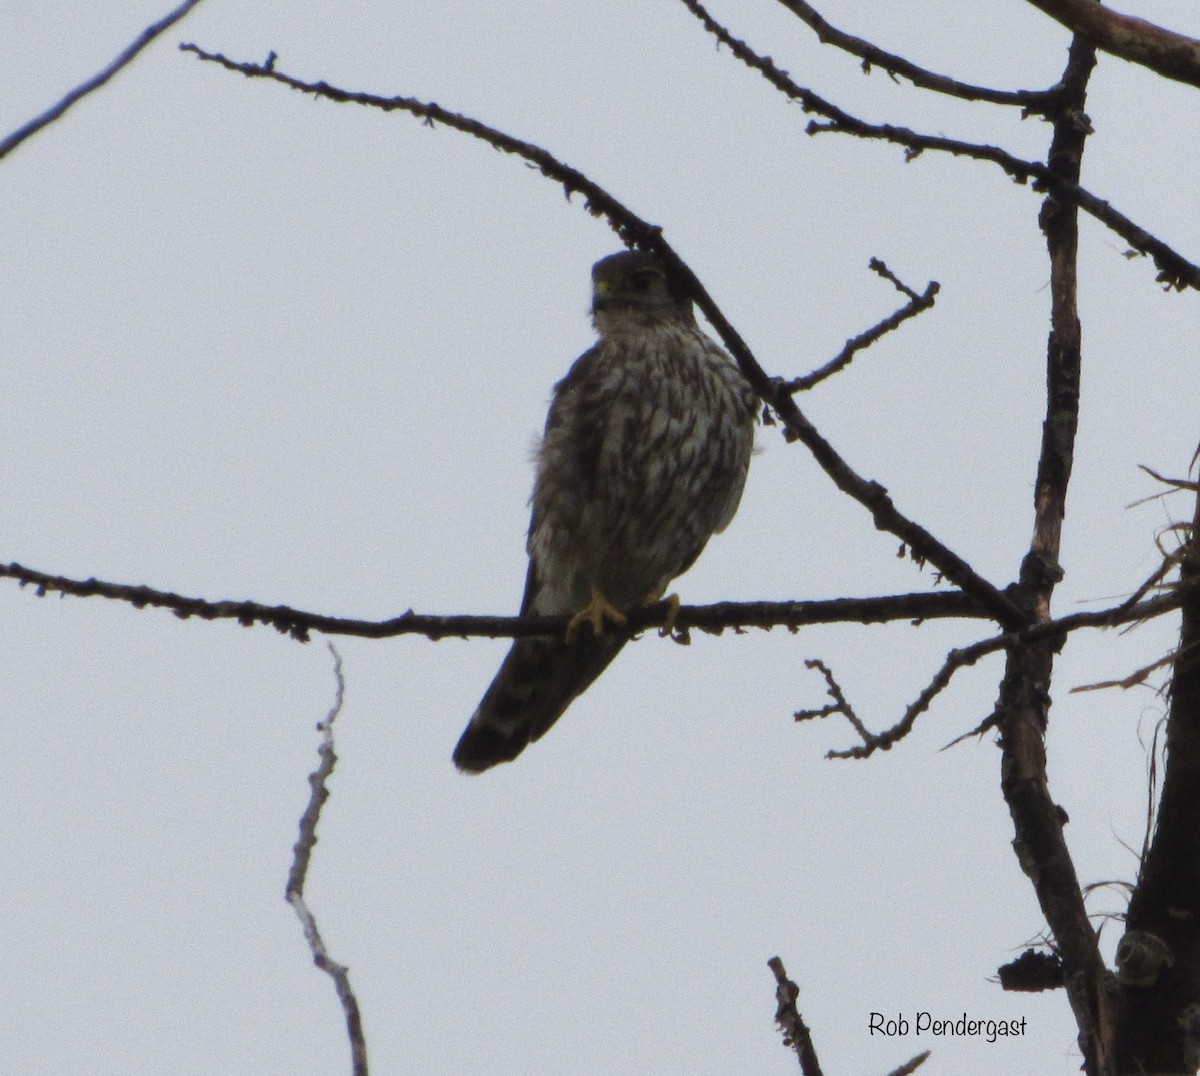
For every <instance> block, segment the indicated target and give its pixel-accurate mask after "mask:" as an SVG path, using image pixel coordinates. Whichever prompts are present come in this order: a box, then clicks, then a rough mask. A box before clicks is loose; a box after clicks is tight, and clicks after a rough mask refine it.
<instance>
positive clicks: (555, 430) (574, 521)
mask: <svg viewBox="0 0 1200 1076" xmlns="http://www.w3.org/2000/svg"><path fill="white" fill-rule="evenodd" d="M592 284H593V298H592V323H593V325H594V326H595V328H596V334H597V336H598V337H599V340H598V341H597V343H596V345H595V346H594V347H592V348H591V350H589V351H587V352H585V353H584V354H583V355H582V356H581V357H580V358H579V359H577V360H576V362H575V364H574V365H573V366H572V367H571V369H570V371H569V372H568V373H567V376H566V377H564V378H563V379H562V381H560V382H559V383H558V384H557V385H555V387H554V396H553V399H552V401H551V404H550V413H549V415H548V416H547V418H546V432H545V435H544V437H543V438H542V442H541V445H540V447H539V449H538V452H537V477H536V480H535V483H534V489H533V497H532V504H533V515H532V519H531V521H530V524H529V538H528V541H527V543H526V549H527V551H528V553H529V572H528V575H527V577H526V582H525V599H524V601H523V602H522V603H521V615H522V616H570V617H571V620H570V622H569V626H568V628H567V631H566V633H565V635H562V634H560V635H556V636H530V637H528V638H523V639H517V640H515V641H514V643H513V646H512V649H511V650H510V651H509V652H508V656H507V657H506V658H505V659H504V663H503V665H501V666H500V671H499V672H498V673H497V674H496V678H495V680H493V681H492V685H491V687H489V688H488V689H487V692H486V694H485V695H484V696H483V701H482V702H480V704H479V708H478V709H477V710H476V711H475V713H474V715H473V716H472V717H471V720H470V723H469V724H468V725H467V728H466V731H465V732H464V733H463V735H462V739H460V740H459V742H458V746H457V747H456V748H455V749H454V762H455V764H456V765H457V766H458V768H459V769H460V770H463V771H466V772H468V773H480V772H482V771H483V770H486V769H488V768H490V767H492V766H495V765H496V764H497V763H500V762H508V761H511V760H512V759H514V758H516V757H517V755H519V754H520V753H521V752H522V751H523V750H524V749H525V747H526V745H527V744H529V743H531V742H532V741H533V740H536V739H538V738H540V737H541V736H542V735H543V734H544V733H545V732H546V731H547V729H549V728H550V726H551V725H553V724H554V722H555V721H557V720H558V719H559V717H561V716H562V714H563V711H565V710H566V708H567V707H568V706H569V705H570V704H571V702H572V701H573V700H574V699H575V698H576V697H578V696H579V695H580V694H581V693H582V692H583V691H584V690H585V689H586V688H587V686H588V685H589V684H590V683H591V682H592V681H593V680H595V679H596V677H598V676H599V675H600V674H601V673H602V672H603V671H604V669H605V668H606V667H607V666H608V664H609V662H611V661H612V660H613V658H615V657H616V656H617V652H618V651H619V650H620V649H621V647H622V646H623V645H624V644H625V639H624V638H623V637H617V636H615V635H614V634H612V633H610V632H609V631H607V630H606V629H607V628H608V626H609V625H620V624H622V623H624V621H625V619H626V618H625V612H627V611H628V610H630V609H633V608H636V607H637V606H641V605H647V604H650V603H653V602H656V601H659V600H660V599H661V598H662V597H663V595H664V594H665V593H666V590H667V587H668V585H669V584H670V582H671V580H672V579H674V578H675V577H676V576H677V575H680V574H681V573H682V572H685V571H686V570H687V569H688V568H690V567H691V565H692V564H693V563H694V561H695V560H696V558H697V557H698V556H699V555H700V551H701V550H702V549H703V548H704V546H705V543H706V542H707V541H708V539H709V538H710V537H711V536H712V535H714V534H719V533H720V532H721V531H723V530H724V529H725V527H726V525H727V524H728V523H729V521H730V520H731V519H732V518H733V514H734V512H735V511H737V506H738V501H739V500H741V496H742V487H743V486H744V485H745V482H746V469H747V467H748V466H749V463H750V452H751V449H752V447H753V442H754V420H755V413H756V411H757V401H756V398H755V395H754V392H753V390H752V389H751V388H750V385H749V383H748V382H747V381H746V379H745V377H744V376H743V375H742V373H741V371H740V370H738V368H737V366H736V365H734V363H733V360H732V359H730V357H729V355H728V354H727V353H726V352H725V351H724V350H722V349H721V348H720V347H719V346H717V344H715V343H714V342H713V341H712V340H711V339H709V337H707V336H706V335H705V334H704V333H703V332H702V331H701V330H700V328H699V326H698V325H697V324H696V318H695V315H694V314H693V312H692V300H691V298H690V297H689V295H688V293H687V291H686V290H685V288H684V287H683V286H682V285H681V284H680V282H679V281H677V280H675V279H673V278H672V276H671V274H670V273H668V272H667V270H666V268H665V267H664V266H663V265H661V264H660V263H659V262H658V260H657V259H656V258H654V257H653V256H652V255H650V254H647V253H644V252H641V251H624V252H622V253H620V254H613V255H610V256H609V257H607V258H604V259H602V260H601V261H599V262H597V263H596V265H595V266H594V267H593V268H592ZM674 601H675V604H676V605H678V599H674Z"/></svg>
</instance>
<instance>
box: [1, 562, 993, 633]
mask: <svg viewBox="0 0 1200 1076" xmlns="http://www.w3.org/2000/svg"><path fill="white" fill-rule="evenodd" d="M6 577H7V578H9V579H15V580H17V581H18V582H19V583H20V585H21V586H23V587H24V586H32V587H34V588H35V593H36V594H37V595H38V597H44V596H45V595H46V594H49V593H52V592H53V593H58V594H63V595H70V596H72V597H77V598H90V597H100V598H107V599H109V600H111V601H120V602H125V603H126V604H129V605H132V606H134V608H137V609H142V608H145V607H147V606H151V607H155V608H159V609H169V610H171V611H172V612H173V613H174V614H175V615H176V616H178V617H179V618H180V619H184V620H186V619H188V618H190V617H199V618H200V619H202V620H235V621H237V622H238V623H239V624H241V625H242V626H243V627H251V626H252V625H255V624H262V625H266V626H268V627H272V628H274V629H275V630H276V631H278V632H281V633H282V634H284V635H289V636H291V637H292V638H294V639H298V640H299V641H301V642H307V641H308V638H309V633H310V632H314V631H319V632H322V633H324V634H325V635H350V636H356V637H358V638H365V639H390V638H393V637H395V636H398V635H424V636H425V637H426V638H428V639H430V640H434V641H436V640H438V639H446V638H460V639H466V638H487V639H501V638H518V637H521V636H527V635H558V634H561V633H562V632H563V631H565V630H566V625H567V620H568V618H567V617H519V616H471V615H459V616H433V615H427V614H420V613H414V612H413V611H412V610H411V609H410V610H409V611H408V612H405V613H402V614H401V615H400V616H397V617H391V618H389V619H387V620H355V619H351V618H348V617H336V616H326V615H325V614H323V613H312V612H305V611H304V610H301V609H293V608H292V607H291V606H287V605H263V604H260V603H259V602H253V601H206V600H205V599H203V598H189V597H185V596H183V595H181V594H174V593H171V592H170V591H164V590H155V589H154V588H153V587H147V586H130V585H129V584H126V583H107V582H104V581H103V580H99V579H82V580H76V579H68V578H66V577H65V576H59V575H48V574H46V573H45V572H38V571H34V570H33V569H32V568H25V567H23V566H22V565H20V564H7V565H3V564H0V578H6ZM670 612H671V603H669V602H658V603H657V604H655V605H650V606H642V607H639V608H637V609H632V610H630V611H629V615H628V623H627V624H626V625H625V627H624V628H621V629H618V628H617V627H616V626H615V625H614V626H613V629H612V630H614V631H616V630H623V631H626V632H627V633H628V634H630V635H634V634H637V633H638V632H642V631H646V630H647V629H649V628H657V627H662V626H663V625H664V624H666V623H667V621H668V618H669V614H670ZM987 616H988V614H987V611H986V610H985V609H984V608H983V607H982V606H981V605H980V604H979V603H978V602H977V601H975V600H974V599H972V598H970V597H969V596H968V595H966V594H963V593H962V592H960V591H926V592H923V593H915V594H894V595H886V596H883V597H872V598H832V599H828V600H825V601H795V602H717V603H716V604H713V605H692V606H689V605H684V606H681V607H680V608H679V612H678V615H677V616H676V618H675V619H674V621H673V623H674V624H675V626H676V627H677V628H679V629H680V630H687V629H690V628H695V629H697V630H699V631H704V632H709V633H713V634H719V633H720V632H722V631H724V630H725V629H726V628H732V629H735V630H736V629H739V628H763V629H768V628H772V627H785V628H787V629H788V630H789V631H794V630H796V629H798V628H801V627H806V626H808V625H812V624H834V623H841V622H851V623H856V624H882V623H886V622H888V621H895V620H909V621H913V622H914V623H920V622H921V621H923V620H939V619H945V618H948V617H967V618H972V619H981V618H986V617H987Z"/></svg>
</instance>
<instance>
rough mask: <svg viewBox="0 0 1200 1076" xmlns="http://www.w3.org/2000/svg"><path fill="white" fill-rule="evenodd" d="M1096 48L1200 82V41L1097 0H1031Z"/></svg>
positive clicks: (1174, 76)
mask: <svg viewBox="0 0 1200 1076" xmlns="http://www.w3.org/2000/svg"><path fill="white" fill-rule="evenodd" d="M1028 2H1029V3H1030V4H1032V5H1033V6H1034V7H1035V8H1037V9H1038V10H1039V11H1043V12H1045V13H1046V14H1047V15H1049V16H1050V17H1051V18H1052V19H1056V20H1057V21H1058V22H1060V23H1062V24H1063V26H1065V27H1067V29H1068V30H1072V31H1074V32H1075V33H1077V34H1081V35H1083V36H1084V37H1086V38H1088V39H1089V40H1090V41H1091V42H1092V44H1094V45H1095V46H1096V47H1097V48H1100V49H1103V50H1104V51H1105V52H1109V53H1112V55H1113V56H1120V57H1121V59H1122V60H1129V61H1130V62H1132V63H1135V64H1141V65H1142V66H1143V67H1148V68H1149V69H1150V70H1151V71H1155V72H1157V73H1158V74H1160V75H1162V76H1163V78H1169V79H1172V80H1174V81H1176V82H1186V83H1187V84H1188V85H1189V86H1200V41H1198V40H1196V38H1194V37H1187V36H1186V35H1184V34H1177V33H1175V31H1173V30H1168V29H1166V28H1165V27H1162V26H1156V25H1155V24H1154V23H1152V22H1147V21H1146V20H1145V19H1138V18H1134V17H1133V16H1132V15H1122V14H1121V13H1120V12H1119V11H1113V10H1111V9H1110V8H1106V7H1104V6H1102V5H1101V4H1098V3H1096V2H1095V0H1028Z"/></svg>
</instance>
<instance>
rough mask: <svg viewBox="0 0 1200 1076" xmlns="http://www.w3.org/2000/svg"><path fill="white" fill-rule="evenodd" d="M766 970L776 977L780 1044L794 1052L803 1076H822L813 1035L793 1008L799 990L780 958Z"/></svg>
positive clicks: (773, 959)
mask: <svg viewBox="0 0 1200 1076" xmlns="http://www.w3.org/2000/svg"><path fill="white" fill-rule="evenodd" d="M767 967H769V968H770V969H771V971H772V972H773V973H774V975H775V1002H776V1007H775V1023H777V1024H778V1025H779V1030H780V1031H782V1032H783V1045H784V1046H786V1047H787V1048H788V1049H790V1050H795V1051H796V1056H797V1057H798V1058H799V1059H800V1071H801V1072H802V1073H803V1074H804V1076H822V1073H821V1062H820V1061H818V1060H817V1051H816V1050H815V1049H814V1048H813V1043H812V1033H811V1032H810V1031H809V1030H808V1026H807V1025H806V1024H805V1023H804V1020H803V1018H802V1017H801V1016H800V1012H799V1010H798V1009H797V1008H796V999H797V998H798V997H799V996H800V988H799V987H798V986H797V985H796V984H795V983H794V982H792V980H791V979H789V978H788V976H787V971H786V969H785V968H784V966H783V961H782V960H780V959H779V957H777V956H773V957H771V959H770V960H768V961H767Z"/></svg>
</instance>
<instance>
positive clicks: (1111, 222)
mask: <svg viewBox="0 0 1200 1076" xmlns="http://www.w3.org/2000/svg"><path fill="white" fill-rule="evenodd" d="M685 2H687V0H685ZM1087 2H1089V3H1091V2H1092V0H1087ZM713 26H714V27H716V29H714V30H713V33H715V34H716V36H717V37H718V39H719V40H721V41H722V42H724V43H725V44H726V45H728V46H729V48H730V51H732V52H733V54H734V55H735V56H736V57H737V58H738V59H739V60H741V61H742V63H744V64H745V65H746V66H747V67H749V68H751V69H753V70H755V71H757V72H758V73H759V74H761V75H762V76H763V78H765V79H766V80H767V81H768V82H770V83H771V85H772V86H774V87H775V88H776V89H777V90H779V91H780V92H781V93H783V94H784V95H785V96H786V97H788V98H789V99H790V100H793V101H797V102H798V103H799V104H800V105H801V106H802V107H803V109H804V111H805V112H815V113H817V114H818V115H821V116H824V117H825V119H826V121H827V122H824V123H818V122H816V121H813V122H811V123H809V125H808V133H809V134H810V135H813V134H821V133H824V132H827V131H829V132H836V133H839V134H849V135H854V136H855V137H857V138H873V139H879V140H881V141H885V142H892V143H895V144H896V145H900V146H904V147H905V148H906V150H907V151H908V152H907V157H908V159H909V160H913V159H914V158H915V157H918V156H919V155H920V154H921V153H923V152H924V151H926V150H935V151H937V152H940V153H950V154H953V155H954V156H959V157H970V158H973V159H975V160H979V161H990V162H991V163H992V164H995V165H997V166H998V167H999V168H1001V169H1003V170H1004V171H1005V172H1006V173H1007V174H1008V175H1010V176H1012V178H1013V179H1014V180H1016V181H1017V182H1018V183H1028V182H1029V181H1030V180H1036V181H1037V184H1038V185H1045V186H1046V187H1047V188H1049V189H1050V190H1051V191H1053V193H1054V194H1055V195H1057V196H1058V197H1059V198H1060V199H1062V200H1065V201H1069V202H1071V203H1073V204H1075V205H1077V206H1079V208H1080V209H1082V210H1083V211H1084V212H1085V213H1088V214H1090V215H1091V216H1093V217H1095V218H1096V220H1098V221H1100V223H1101V224H1103V225H1104V226H1105V227H1107V228H1109V229H1111V230H1112V231H1114V232H1116V233H1117V235H1119V236H1121V238H1122V239H1124V240H1125V241H1126V242H1127V243H1128V244H1129V245H1130V246H1131V247H1133V249H1134V250H1137V251H1139V252H1141V253H1143V254H1147V255H1149V256H1150V257H1151V258H1152V259H1153V260H1154V264H1155V265H1156V266H1157V267H1158V269H1159V273H1158V276H1157V278H1156V279H1157V280H1158V281H1159V282H1160V283H1162V284H1164V285H1165V286H1166V287H1168V288H1174V289H1176V290H1179V291H1182V290H1183V289H1184V288H1185V287H1190V288H1200V266H1197V265H1194V264H1192V263H1191V262H1189V261H1188V260H1187V259H1186V258H1184V257H1183V256H1182V255H1181V254H1179V253H1177V252H1176V251H1175V250H1173V249H1172V248H1171V247H1169V246H1167V244H1166V243H1164V242H1162V240H1160V239H1157V238H1155V237H1154V236H1153V235H1151V234H1150V233H1149V232H1147V231H1146V230H1145V229H1144V228H1142V227H1140V226H1139V225H1137V224H1134V222H1133V221H1131V220H1130V219H1129V218H1128V217H1126V216H1125V215H1124V214H1122V213H1119V212H1118V211H1117V210H1115V209H1113V207H1112V206H1111V205H1109V204H1108V202H1106V201H1104V200H1103V199H1102V198H1097V197H1096V195H1094V194H1092V193H1091V192H1090V191H1087V190H1085V189H1084V188H1083V187H1081V186H1079V184H1078V182H1077V181H1074V180H1071V179H1068V178H1067V177H1066V176H1065V175H1063V174H1061V173H1058V172H1055V171H1054V170H1053V169H1051V168H1049V167H1048V166H1047V165H1044V164H1042V163H1040V162H1039V161H1026V160H1023V159H1021V158H1020V157H1014V156H1013V155H1012V154H1011V153H1007V152H1006V151H1004V150H1002V149H1000V148H999V147H998V146H986V145H979V144H978V143H974V142H962V141H959V140H957V139H953V138H944V137H942V136H940V135H937V136H935V135H923V134H918V133H917V132H916V131H911V130H909V129H908V128H907V127H896V126H893V125H892V124H874V123H866V122H864V121H863V120H860V119H858V118H856V117H854V116H852V115H850V114H849V113H848V112H845V111H843V110H842V109H840V108H838V107H837V106H836V105H834V104H832V103H831V102H829V101H826V100H825V99H824V98H823V97H820V96H819V95H818V94H815V93H813V91H812V90H810V89H807V88H806V87H804V86H800V85H797V83H795V82H793V81H792V79H791V78H789V77H788V74H787V72H786V71H783V70H781V69H780V68H779V67H777V66H776V65H775V64H774V62H773V61H772V60H771V58H770V57H769V56H760V55H758V53H756V52H754V50H753V49H751V48H749V46H747V45H746V43H745V42H743V41H739V40H738V39H737V38H735V37H732V36H731V35H730V34H729V33H728V32H727V31H726V30H724V28H722V27H720V25H719V24H717V23H713ZM1060 89H1061V87H1060ZM1066 122H1071V123H1079V124H1082V123H1084V122H1085V117H1084V114H1083V113H1082V112H1079V111H1072V112H1071V114H1070V115H1069V116H1067V117H1066Z"/></svg>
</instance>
